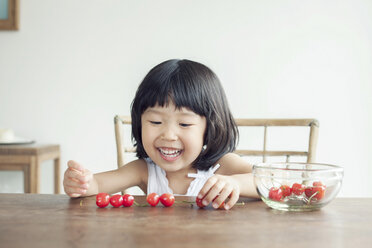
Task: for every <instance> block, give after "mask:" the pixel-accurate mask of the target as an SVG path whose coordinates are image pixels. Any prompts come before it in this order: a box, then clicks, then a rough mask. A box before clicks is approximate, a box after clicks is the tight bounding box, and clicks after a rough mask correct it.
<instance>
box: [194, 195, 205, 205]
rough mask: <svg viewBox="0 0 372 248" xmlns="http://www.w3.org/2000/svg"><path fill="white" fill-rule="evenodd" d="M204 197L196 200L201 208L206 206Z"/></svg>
mask: <svg viewBox="0 0 372 248" xmlns="http://www.w3.org/2000/svg"><path fill="white" fill-rule="evenodd" d="M202 201H203V199H201V198H198V197H197V198H196V200H195V203H196V205H197V206H198V207H199V208H204V207H206V205H204V204H203V202H202Z"/></svg>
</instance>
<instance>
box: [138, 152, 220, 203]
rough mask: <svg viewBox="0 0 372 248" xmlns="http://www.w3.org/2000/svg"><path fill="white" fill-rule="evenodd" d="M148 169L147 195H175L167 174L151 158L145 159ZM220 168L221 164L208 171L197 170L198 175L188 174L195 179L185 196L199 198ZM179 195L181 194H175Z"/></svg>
mask: <svg viewBox="0 0 372 248" xmlns="http://www.w3.org/2000/svg"><path fill="white" fill-rule="evenodd" d="M145 161H146V163H147V169H148V180H147V194H150V193H156V194H158V195H162V194H164V193H171V194H173V190H172V189H171V188H170V187H169V182H168V179H167V177H166V172H165V171H164V170H163V169H162V168H160V167H159V166H158V165H156V164H155V163H154V162H153V161H152V160H151V159H150V158H145ZM219 167H220V165H219V164H216V165H215V166H213V167H211V168H209V170H207V171H202V170H197V173H188V174H187V176H188V177H193V178H195V179H194V180H193V181H192V182H191V183H190V186H189V188H188V189H187V193H186V194H185V196H197V195H198V193H199V191H200V190H201V188H202V187H203V186H204V184H205V183H206V181H207V180H208V179H209V178H210V177H211V176H213V175H214V172H215V171H216V170H217V169H218V168H219ZM175 195H179V194H175Z"/></svg>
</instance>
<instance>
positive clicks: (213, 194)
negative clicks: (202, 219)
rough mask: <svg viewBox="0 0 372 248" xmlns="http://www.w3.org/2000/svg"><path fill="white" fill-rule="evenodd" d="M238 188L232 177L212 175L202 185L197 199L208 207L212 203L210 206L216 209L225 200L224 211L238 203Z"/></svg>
mask: <svg viewBox="0 0 372 248" xmlns="http://www.w3.org/2000/svg"><path fill="white" fill-rule="evenodd" d="M239 195H240V187H239V184H238V181H237V180H235V179H234V178H233V176H224V175H214V176H212V177H210V178H209V179H208V180H207V182H206V183H205V184H204V186H203V188H202V189H201V190H200V192H199V194H198V196H197V197H198V198H200V199H203V201H202V203H203V204H204V205H206V206H207V205H208V204H209V203H210V202H213V204H212V206H213V207H214V208H218V207H219V206H220V205H221V204H222V203H223V202H225V200H226V199H227V198H229V200H228V201H227V202H226V203H225V209H226V210H227V209H230V208H232V207H233V206H234V205H235V203H236V202H237V201H238V199H239Z"/></svg>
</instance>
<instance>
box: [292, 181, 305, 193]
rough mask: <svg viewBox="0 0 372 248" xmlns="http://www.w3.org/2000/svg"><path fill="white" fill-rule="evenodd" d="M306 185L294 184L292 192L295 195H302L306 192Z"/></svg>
mask: <svg viewBox="0 0 372 248" xmlns="http://www.w3.org/2000/svg"><path fill="white" fill-rule="evenodd" d="M305 188H306V187H305V185H303V184H300V183H294V184H293V185H292V192H293V194H295V195H302V194H303V193H304V192H305Z"/></svg>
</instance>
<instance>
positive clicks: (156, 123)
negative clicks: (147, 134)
mask: <svg viewBox="0 0 372 248" xmlns="http://www.w3.org/2000/svg"><path fill="white" fill-rule="evenodd" d="M150 123H151V124H154V125H160V124H161V122H160V121H150Z"/></svg>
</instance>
